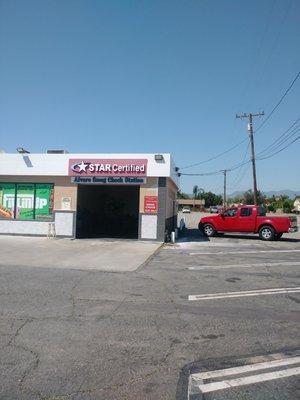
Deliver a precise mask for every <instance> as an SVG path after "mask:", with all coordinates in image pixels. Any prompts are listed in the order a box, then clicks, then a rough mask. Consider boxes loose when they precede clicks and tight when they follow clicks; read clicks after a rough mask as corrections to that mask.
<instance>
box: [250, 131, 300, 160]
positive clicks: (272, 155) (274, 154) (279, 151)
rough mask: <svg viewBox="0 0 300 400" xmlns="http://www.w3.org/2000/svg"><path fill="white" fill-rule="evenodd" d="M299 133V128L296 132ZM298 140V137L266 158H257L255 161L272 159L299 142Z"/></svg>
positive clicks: (299, 137)
mask: <svg viewBox="0 0 300 400" xmlns="http://www.w3.org/2000/svg"><path fill="white" fill-rule="evenodd" d="M299 131H300V128H299V129H298V130H297V132H299ZM299 139H300V135H299V136H297V137H296V138H295V139H294V140H292V141H291V142H290V143H288V144H287V145H286V146H284V147H282V148H281V149H279V150H277V151H276V152H275V153H272V154H270V155H268V156H265V157H259V158H257V160H266V159H268V158H271V157H274V156H276V154H278V153H281V152H282V151H283V150H285V149H287V148H288V147H289V146H291V145H292V144H293V143H295V142H297V140H299Z"/></svg>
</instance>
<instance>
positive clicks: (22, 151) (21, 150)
mask: <svg viewBox="0 0 300 400" xmlns="http://www.w3.org/2000/svg"><path fill="white" fill-rule="evenodd" d="M16 150H17V152H18V153H20V154H29V153H30V151H28V150H25V149H24V148H23V147H17V149H16Z"/></svg>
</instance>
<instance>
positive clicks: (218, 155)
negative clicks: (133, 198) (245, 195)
mask: <svg viewBox="0 0 300 400" xmlns="http://www.w3.org/2000/svg"><path fill="white" fill-rule="evenodd" d="M299 77H300V71H299V72H298V73H297V75H296V76H295V78H294V79H293V81H292V82H291V83H290V85H289V86H288V88H287V89H286V90H285V92H284V93H283V95H282V96H281V97H280V99H279V101H278V102H277V103H276V105H275V106H274V107H273V109H272V110H271V112H270V113H269V114H268V116H267V117H266V119H265V120H264V121H263V122H262V123H261V124H260V125H259V126H258V128H256V130H255V133H257V132H258V131H259V130H260V129H261V128H262V127H263V126H264V125H265V124H266V123H267V122H268V120H269V119H270V118H271V116H272V115H273V114H274V113H275V111H276V110H277V108H278V107H279V106H280V104H281V103H282V102H283V100H284V98H285V97H286V96H287V94H288V93H289V92H290V90H291V89H292V87H293V86H294V84H295V83H296V81H297V80H298V78H299ZM246 140H247V138H245V139H243V140H241V141H240V142H238V143H237V144H235V145H234V146H232V147H230V148H229V149H227V150H225V151H222V152H221V153H219V154H217V155H215V156H213V157H210V158H208V159H206V160H203V161H200V162H197V163H194V164H189V165H185V166H183V167H180V170H183V169H188V168H192V167H197V166H198V165H202V164H205V163H208V162H210V161H213V160H216V159H217V158H220V157H222V156H223V155H225V154H227V153H229V152H230V151H232V150H234V149H236V148H237V147H239V146H240V145H241V144H243V143H245V141H246Z"/></svg>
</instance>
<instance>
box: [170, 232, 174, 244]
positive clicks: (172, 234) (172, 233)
mask: <svg viewBox="0 0 300 400" xmlns="http://www.w3.org/2000/svg"><path fill="white" fill-rule="evenodd" d="M171 242H172V243H175V232H174V231H173V232H171Z"/></svg>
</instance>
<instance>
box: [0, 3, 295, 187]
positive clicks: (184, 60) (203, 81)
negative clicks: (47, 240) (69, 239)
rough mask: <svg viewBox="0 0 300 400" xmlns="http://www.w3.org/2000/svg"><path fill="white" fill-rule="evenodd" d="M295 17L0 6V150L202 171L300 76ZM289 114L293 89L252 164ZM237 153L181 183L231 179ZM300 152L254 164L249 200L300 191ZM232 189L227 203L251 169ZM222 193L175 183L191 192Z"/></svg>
mask: <svg viewBox="0 0 300 400" xmlns="http://www.w3.org/2000/svg"><path fill="white" fill-rule="evenodd" d="M299 16H300V2H299V1H298V0H274V1H273V0H251V1H250V0H249V1H243V0H242V1H241V0H236V1H230V0H226V1H225V0H219V1H208V0H184V1H183V0H164V1H162V0H147V1H146V0H136V1H133V0H125V1H124V0H118V1H117V0H116V1H101V0H95V1H93V0H51V1H49V0H43V1H40V0H26V1H23V0H19V1H16V0H0V57H1V58H0V148H2V149H4V150H5V151H7V152H14V151H15V148H16V147H18V146H23V147H25V148H28V149H29V150H30V151H32V152H43V151H44V150H45V149H47V148H64V149H68V150H69V151H70V152H101V153H106V152H107V153H113V152H125V153H126V152H170V153H172V155H173V157H174V159H175V161H176V164H177V165H178V166H180V167H181V166H184V165H187V164H191V163H194V162H198V161H199V162H200V161H202V160H205V159H207V158H209V157H211V156H214V155H215V154H218V153H220V152H221V151H223V150H226V149H227V148H229V147H230V146H232V145H234V144H235V143H237V142H239V141H240V140H241V139H243V138H244V137H246V136H247V127H246V125H247V124H246V122H247V121H246V120H236V118H235V114H236V113H237V112H256V111H261V110H264V111H265V113H266V114H268V113H269V112H270V111H271V109H272V107H273V106H274V105H275V104H276V102H277V101H278V100H279V98H280V96H281V95H282V93H283V92H284V91H285V90H286V88H287V87H288V85H289V83H290V82H291V81H292V80H293V78H294V77H295V76H296V74H297V72H298V71H299V70H300V24H299ZM299 105H300V79H298V81H297V82H296V83H295V85H294V87H293V89H292V91H291V92H290V93H289V94H288V95H287V96H286V98H285V99H284V101H283V103H282V104H281V105H280V107H279V108H278V109H277V111H276V112H275V113H274V115H273V117H272V118H270V120H269V121H268V123H266V124H265V126H264V127H263V128H262V129H261V130H260V132H258V133H257V134H256V137H255V140H256V149H257V152H259V151H260V150H262V149H263V148H264V147H266V146H267V145H268V144H270V143H272V141H273V140H275V139H276V137H277V136H279V135H280V134H281V133H282V132H283V131H284V130H285V129H287V128H288V127H289V126H290V125H291V124H292V123H293V122H294V121H295V120H296V119H297V118H299V117H300V107H299ZM261 121H262V119H261V120H255V124H256V126H258V124H259V123H261ZM298 134H299V133H298ZM296 136H297V135H296ZM294 137H295V136H294ZM245 150H246V143H245V144H243V145H241V146H240V147H238V148H237V149H235V150H234V151H232V152H230V153H228V154H227V155H226V156H224V157H222V158H218V159H217V160H215V161H213V162H210V163H206V164H202V165H200V166H199V167H195V168H191V169H189V170H186V172H193V173H195V172H207V171H214V170H219V169H223V168H227V167H230V166H232V165H234V164H237V163H238V162H240V161H241V160H242V159H243V157H244V154H245ZM299 150H300V141H297V142H296V143H295V144H294V145H292V146H291V147H290V148H288V149H287V150H286V151H284V152H281V153H280V154H278V155H277V156H275V157H273V158H270V159H268V160H265V161H260V162H258V165H257V167H258V168H257V169H258V185H259V188H260V189H263V190H270V189H292V190H300V154H299ZM228 181H229V182H228V186H229V192H231V191H234V190H240V189H241V190H243V189H247V188H249V187H250V186H251V170H250V167H249V165H247V166H246V167H245V168H244V169H243V170H237V171H235V172H232V173H230V174H229V176H228ZM222 182H223V177H222V175H216V176H210V177H182V179H181V185H182V189H183V190H184V191H187V192H191V190H192V186H193V185H194V184H198V185H199V186H200V187H203V188H204V189H205V190H213V191H216V192H220V191H222ZM234 183H236V184H235V185H234Z"/></svg>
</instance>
